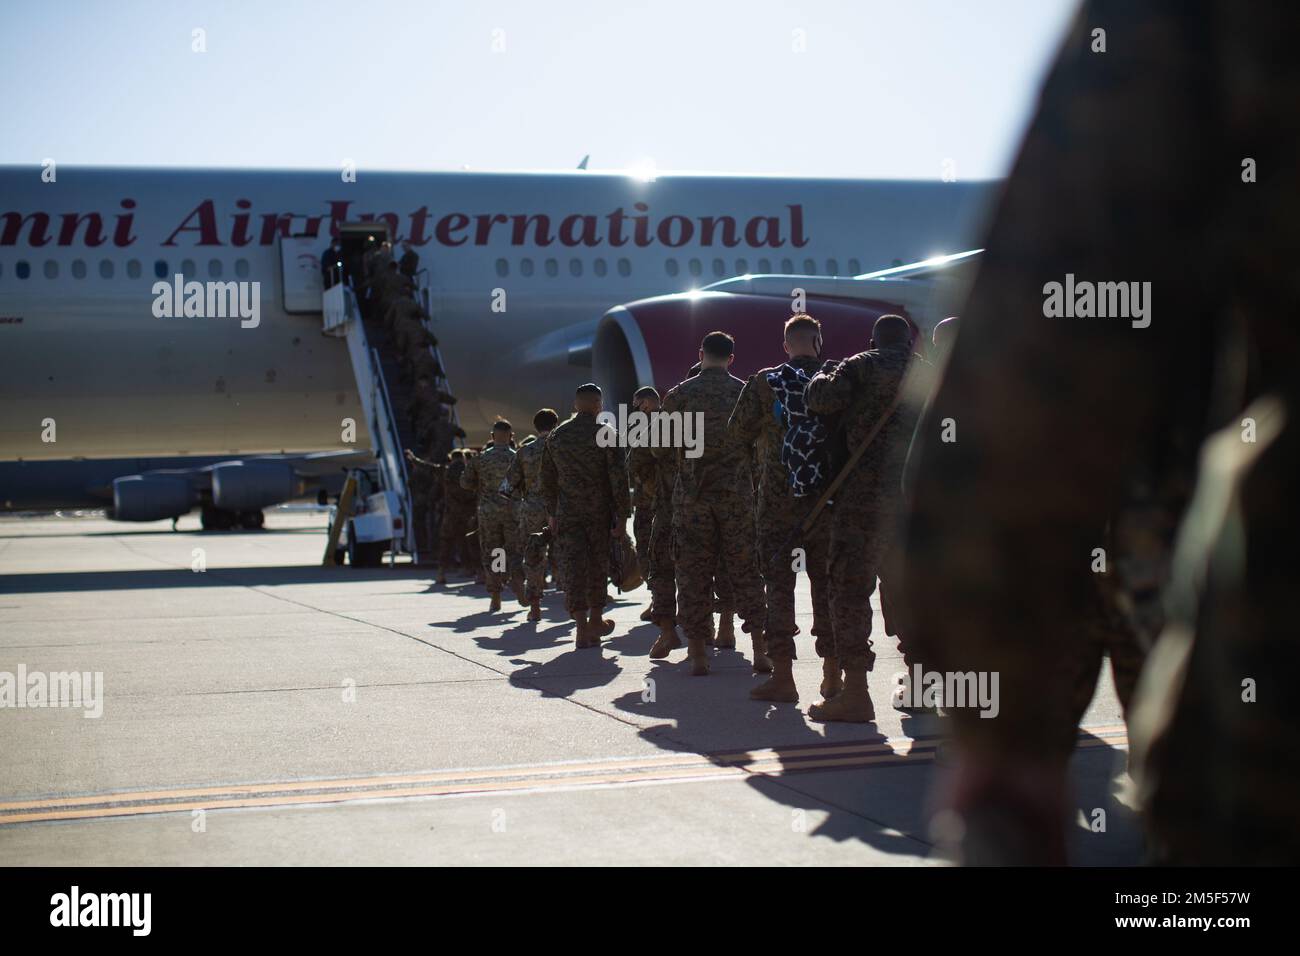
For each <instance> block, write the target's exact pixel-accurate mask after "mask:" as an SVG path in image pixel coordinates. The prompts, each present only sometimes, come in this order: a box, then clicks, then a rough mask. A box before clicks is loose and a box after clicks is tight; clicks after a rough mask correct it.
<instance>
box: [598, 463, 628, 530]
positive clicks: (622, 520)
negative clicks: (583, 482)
mask: <svg viewBox="0 0 1300 956" xmlns="http://www.w3.org/2000/svg"><path fill="white" fill-rule="evenodd" d="M605 460H606V461H607V462H608V466H607V467H608V470H609V489H610V491H611V492H612V493H613V496H614V520H615V522H616V523H617V524H618V526H619V527H620V528H621V527H622V526H623V525H624V524H626V523H627V519H628V516H629V515H630V514H631V513H632V496H631V495H630V494H629V493H628V490H627V469H626V468H625V467H624V464H623V456H622V455H620V454H619V453H618V449H617V448H606V449H605Z"/></svg>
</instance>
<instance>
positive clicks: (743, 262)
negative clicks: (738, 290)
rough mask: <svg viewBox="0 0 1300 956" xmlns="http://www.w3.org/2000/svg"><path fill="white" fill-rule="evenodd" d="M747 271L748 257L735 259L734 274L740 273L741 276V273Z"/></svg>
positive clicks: (743, 273)
mask: <svg viewBox="0 0 1300 956" xmlns="http://www.w3.org/2000/svg"><path fill="white" fill-rule="evenodd" d="M748 272H749V260H748V259H737V260H736V275H742V276H743V275H745V274H747V273H748Z"/></svg>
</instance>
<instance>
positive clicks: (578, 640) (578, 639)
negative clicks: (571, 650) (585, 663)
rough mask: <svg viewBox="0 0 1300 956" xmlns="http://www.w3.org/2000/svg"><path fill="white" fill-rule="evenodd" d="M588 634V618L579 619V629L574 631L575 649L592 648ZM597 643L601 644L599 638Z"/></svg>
mask: <svg viewBox="0 0 1300 956" xmlns="http://www.w3.org/2000/svg"><path fill="white" fill-rule="evenodd" d="M587 632H588V627H587V619H586V617H579V618H578V626H577V629H576V630H575V631H574V641H573V646H574V647H576V648H578V649H579V650H581V649H582V648H584V647H590V646H591V638H590V637H589V636H588V634H587ZM597 643H599V638H598V639H597Z"/></svg>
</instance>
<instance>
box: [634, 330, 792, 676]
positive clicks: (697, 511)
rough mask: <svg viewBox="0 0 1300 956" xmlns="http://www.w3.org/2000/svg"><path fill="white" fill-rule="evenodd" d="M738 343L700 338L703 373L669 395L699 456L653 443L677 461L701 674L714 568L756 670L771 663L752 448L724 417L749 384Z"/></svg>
mask: <svg viewBox="0 0 1300 956" xmlns="http://www.w3.org/2000/svg"><path fill="white" fill-rule="evenodd" d="M734 351H735V341H734V340H733V339H732V338H731V336H730V335H727V334H726V333H725V332H710V333H709V334H708V335H706V336H705V337H704V341H703V343H702V344H701V346H700V374H699V375H697V376H695V377H694V378H688V379H687V380H686V381H684V382H682V383H681V384H680V385H678V386H676V387H675V388H673V389H671V390H670V391H669V392H668V394H667V395H666V396H665V397H664V403H663V411H664V413H665V414H668V415H677V416H681V421H682V423H683V429H685V428H686V427H690V428H692V429H694V430H695V435H696V440H697V441H699V442H700V446H699V448H698V449H696V450H697V451H699V452H700V454H699V456H698V457H687V456H686V455H685V449H684V448H655V449H654V454H655V457H656V458H663V457H668V458H675V459H676V461H677V483H676V487H675V488H674V489H673V540H674V551H673V559H674V565H675V568H676V576H677V607H678V615H679V617H680V618H681V621H682V629H683V630H684V631H685V632H686V640H687V645H688V647H687V656H688V658H689V660H690V662H691V673H692V674H693V675H695V676H697V677H700V676H704V675H705V674H708V672H709V658H708V654H707V651H706V650H705V646H706V642H707V641H708V639H709V638H710V637H711V636H712V633H713V617H712V614H713V578H714V574H715V572H717V573H720V574H726V575H727V576H728V578H729V581H730V584H731V590H732V593H733V594H734V599H735V604H736V610H737V611H738V612H739V613H740V617H741V620H743V621H744V622H745V626H746V630H748V631H749V634H750V638H751V639H752V641H753V653H754V670H755V671H757V672H760V673H766V672H769V671H771V669H772V662H771V660H770V659H769V658H768V656H767V647H766V642H765V639H764V636H763V623H764V617H765V615H766V607H765V604H764V601H763V580H762V578H761V577H760V576H759V573H758V563H757V559H756V557H755V554H754V516H753V485H752V479H751V478H750V471H749V452H748V450H747V449H746V448H744V447H743V446H742V445H740V444H739V443H738V442H736V441H734V440H732V439H731V438H730V437H729V436H728V434H727V421H728V419H730V417H731V413H732V411H733V410H734V409H735V407H736V399H737V398H739V397H740V393H741V390H742V389H743V388H744V387H745V386H744V383H743V382H741V381H740V379H738V378H736V377H735V376H734V375H732V374H731V373H730V372H729V371H728V368H729V367H730V366H731V363H732V359H733V357H734ZM687 419H689V423H688V422H687ZM683 434H685V432H684V431H683ZM720 560H721V562H722V564H721V565H720V564H719V561H720Z"/></svg>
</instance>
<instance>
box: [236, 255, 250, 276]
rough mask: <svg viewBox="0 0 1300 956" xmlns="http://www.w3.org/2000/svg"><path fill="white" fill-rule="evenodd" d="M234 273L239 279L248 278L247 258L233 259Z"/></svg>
mask: <svg viewBox="0 0 1300 956" xmlns="http://www.w3.org/2000/svg"><path fill="white" fill-rule="evenodd" d="M235 275H237V276H239V278H241V279H247V278H248V260H247V259H236V260H235Z"/></svg>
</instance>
